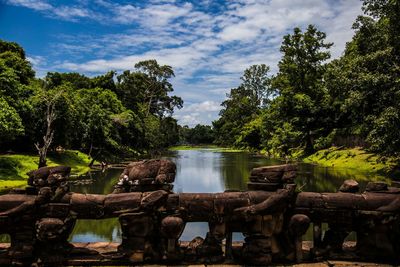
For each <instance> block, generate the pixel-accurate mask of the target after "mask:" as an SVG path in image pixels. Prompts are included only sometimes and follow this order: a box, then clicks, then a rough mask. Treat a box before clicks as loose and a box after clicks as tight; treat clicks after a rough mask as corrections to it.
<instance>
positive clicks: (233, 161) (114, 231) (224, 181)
mask: <svg viewBox="0 0 400 267" xmlns="http://www.w3.org/2000/svg"><path fill="white" fill-rule="evenodd" d="M164 158H168V159H171V160H172V161H174V162H175V163H176V165H177V174H176V178H175V183H174V192H177V193H180V192H187V193H192V192H199V193H201V192H210V193H212V192H223V191H224V190H246V189H247V188H246V184H247V182H248V177H249V174H250V171H251V169H252V168H255V167H260V166H266V165H276V164H282V162H281V161H279V160H276V159H268V158H265V157H262V156H259V155H256V154H251V153H247V152H221V151H219V150H216V149H206V148H205V149H198V150H179V151H170V152H169V153H168V154H167V155H165V156H164ZM121 171H122V170H116V169H110V170H108V171H106V172H104V173H101V172H92V173H89V174H88V175H87V176H86V177H82V183H80V184H78V185H73V186H71V191H74V192H81V193H93V194H109V193H111V192H112V191H113V185H114V184H115V183H116V181H117V180H118V176H119V174H120V173H121ZM346 179H355V180H357V181H359V183H360V185H361V187H363V186H364V185H365V184H366V181H368V180H376V179H382V177H377V176H376V175H374V174H360V173H359V172H357V171H355V170H348V169H340V168H333V167H331V168H326V167H321V166H316V165H312V164H299V170H298V174H297V178H296V184H297V188H298V189H299V190H300V191H315V192H336V191H337V190H338V188H339V187H340V185H341V184H342V182H343V181H344V180H346ZM89 181H91V182H89ZM207 228H208V227H207V224H206V223H188V224H187V225H186V227H185V231H184V232H183V234H182V237H181V240H185V241H188V240H192V239H193V238H194V237H196V236H202V237H205V235H206V232H207ZM70 239H71V240H72V241H73V242H97V241H115V242H120V241H121V231H120V227H119V222H118V220H117V219H106V220H98V221H95V220H78V221H77V224H76V226H75V228H74V232H73V233H72V235H71V238H70ZM240 239H242V236H241V235H239V234H238V235H235V234H234V240H240Z"/></svg>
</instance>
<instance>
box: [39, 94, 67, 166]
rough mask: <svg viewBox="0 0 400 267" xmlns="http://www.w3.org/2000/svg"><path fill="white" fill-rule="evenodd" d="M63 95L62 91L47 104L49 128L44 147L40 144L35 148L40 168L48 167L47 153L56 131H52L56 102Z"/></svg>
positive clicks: (44, 138)
mask: <svg viewBox="0 0 400 267" xmlns="http://www.w3.org/2000/svg"><path fill="white" fill-rule="evenodd" d="M61 94H62V91H60V92H58V93H57V94H56V95H55V96H54V97H53V98H52V99H50V100H48V101H47V103H46V122H47V128H46V134H45V135H44V136H43V146H42V147H40V145H39V142H37V143H36V144H35V147H36V149H37V151H38V153H39V165H38V167H39V168H41V167H44V166H46V162H47V160H46V157H47V151H48V150H49V147H50V145H51V143H52V142H53V137H54V130H53V129H52V126H53V122H54V120H55V119H56V117H57V115H56V109H55V105H56V100H57V99H58V97H60V96H61Z"/></svg>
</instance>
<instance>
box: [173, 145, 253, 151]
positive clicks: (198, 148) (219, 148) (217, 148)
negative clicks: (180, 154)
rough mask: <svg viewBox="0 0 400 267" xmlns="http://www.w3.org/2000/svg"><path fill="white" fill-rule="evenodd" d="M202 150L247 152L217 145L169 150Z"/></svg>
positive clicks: (189, 146) (181, 146) (177, 147)
mask: <svg viewBox="0 0 400 267" xmlns="http://www.w3.org/2000/svg"><path fill="white" fill-rule="evenodd" d="M200 149H210V150H213V151H215V152H243V151H246V150H243V149H236V148H229V147H219V146H216V145H180V146H172V147H170V148H168V150H171V151H178V150H200Z"/></svg>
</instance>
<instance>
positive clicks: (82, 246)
mask: <svg viewBox="0 0 400 267" xmlns="http://www.w3.org/2000/svg"><path fill="white" fill-rule="evenodd" d="M183 243H186V242H183ZM118 245H119V244H118V243H112V242H96V243H74V246H75V247H76V248H77V249H76V251H75V252H74V253H73V255H71V258H70V260H68V262H67V264H68V265H69V266H116V265H115V264H120V265H117V266H120V267H123V266H132V265H126V264H127V262H124V261H123V260H121V261H120V260H119V259H118V253H116V251H117V246H118ZM184 245H185V244H183V246H184ZM233 245H234V246H235V245H239V242H238V243H237V244H235V243H234V244H233ZM303 245H304V248H305V249H307V248H309V244H308V243H307V242H304V244H303ZM8 246H9V244H8V243H0V266H7V265H4V264H5V262H3V263H2V262H1V251H2V250H3V251H4V250H5V249H7V248H8ZM88 250H92V251H97V252H98V253H99V254H92V255H90V254H88V255H85V256H83V253H82V252H87V251H88ZM100 254H101V255H103V256H102V257H99V255H100ZM110 264H114V265H110ZM140 266H148V267H150V266H154V267H161V266H163V267H167V266H175V267H176V266H185V267H195V266H196V267H203V266H204V267H206V266H207V267H208V266H215V267H217V266H224V267H229V266H232V267H233V266H235V267H237V266H241V265H237V264H229V263H228V264H211V265H204V264H193V265H191V264H190V265H140ZM271 266H279V267H283V266H291V267H308V266H310V267H352V266H357V267H378V266H379V267H381V266H382V267H390V266H394V265H388V264H378V263H370V262H356V261H337V260H330V261H324V262H318V263H302V264H293V265H271Z"/></svg>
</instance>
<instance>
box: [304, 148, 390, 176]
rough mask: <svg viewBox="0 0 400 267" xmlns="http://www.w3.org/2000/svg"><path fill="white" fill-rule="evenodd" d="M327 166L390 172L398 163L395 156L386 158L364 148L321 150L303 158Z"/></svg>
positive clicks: (305, 160)
mask: <svg viewBox="0 0 400 267" xmlns="http://www.w3.org/2000/svg"><path fill="white" fill-rule="evenodd" d="M303 161H304V162H308V163H317V164H319V165H322V166H327V167H337V168H348V169H354V170H357V171H359V172H364V173H380V174H389V173H391V172H392V171H393V170H394V168H395V167H396V165H397V162H396V160H395V159H394V158H384V157H381V156H379V155H376V154H373V153H369V152H367V151H365V150H363V149H362V148H349V149H340V148H337V147H331V148H329V149H324V150H320V151H318V152H316V153H314V154H312V155H311V156H308V157H307V158H305V159H304V160H303Z"/></svg>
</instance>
